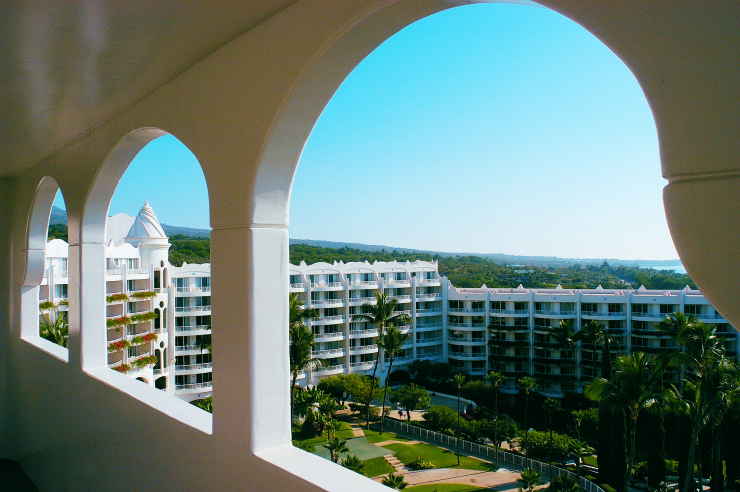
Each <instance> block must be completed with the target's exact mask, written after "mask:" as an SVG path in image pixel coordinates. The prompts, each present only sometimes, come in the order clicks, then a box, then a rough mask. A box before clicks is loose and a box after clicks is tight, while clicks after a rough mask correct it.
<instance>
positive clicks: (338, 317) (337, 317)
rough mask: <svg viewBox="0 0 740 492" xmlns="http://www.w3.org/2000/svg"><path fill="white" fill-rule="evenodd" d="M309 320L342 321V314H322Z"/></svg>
mask: <svg viewBox="0 0 740 492" xmlns="http://www.w3.org/2000/svg"><path fill="white" fill-rule="evenodd" d="M310 321H311V323H314V324H315V323H324V322H327V321H344V316H342V315H341V314H337V315H335V316H324V317H322V318H314V319H312V320H310Z"/></svg>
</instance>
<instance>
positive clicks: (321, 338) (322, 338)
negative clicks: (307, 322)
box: [314, 331, 344, 342]
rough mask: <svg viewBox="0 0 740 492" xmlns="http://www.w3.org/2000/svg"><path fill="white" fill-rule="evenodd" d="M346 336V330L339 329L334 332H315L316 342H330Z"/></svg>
mask: <svg viewBox="0 0 740 492" xmlns="http://www.w3.org/2000/svg"><path fill="white" fill-rule="evenodd" d="M342 338H344V332H342V331H337V332H334V333H317V334H314V341H315V342H330V341H332V340H341V339H342Z"/></svg>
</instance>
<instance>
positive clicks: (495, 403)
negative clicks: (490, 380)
mask: <svg viewBox="0 0 740 492" xmlns="http://www.w3.org/2000/svg"><path fill="white" fill-rule="evenodd" d="M494 398H495V399H494V405H493V407H494V415H495V416H496V419H495V420H494V426H493V444H494V445H495V447H494V453H496V471H498V387H497V388H496V393H495V397H494Z"/></svg>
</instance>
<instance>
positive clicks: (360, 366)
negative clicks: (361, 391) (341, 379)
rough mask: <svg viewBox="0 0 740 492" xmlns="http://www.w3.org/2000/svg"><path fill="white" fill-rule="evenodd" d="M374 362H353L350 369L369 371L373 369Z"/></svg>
mask: <svg viewBox="0 0 740 492" xmlns="http://www.w3.org/2000/svg"><path fill="white" fill-rule="evenodd" d="M373 364H375V362H374V361H372V360H368V361H364V362H351V363H350V364H349V368H350V369H351V370H353V371H367V370H369V369H372V368H373Z"/></svg>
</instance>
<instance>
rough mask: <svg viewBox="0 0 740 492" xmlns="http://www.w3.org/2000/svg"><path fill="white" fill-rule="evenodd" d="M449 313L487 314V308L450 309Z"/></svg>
mask: <svg viewBox="0 0 740 492" xmlns="http://www.w3.org/2000/svg"><path fill="white" fill-rule="evenodd" d="M447 311H448V312H450V313H485V312H486V308H475V309H472V308H449V309H448V310H447Z"/></svg>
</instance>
